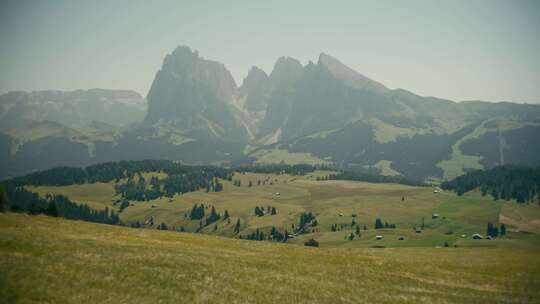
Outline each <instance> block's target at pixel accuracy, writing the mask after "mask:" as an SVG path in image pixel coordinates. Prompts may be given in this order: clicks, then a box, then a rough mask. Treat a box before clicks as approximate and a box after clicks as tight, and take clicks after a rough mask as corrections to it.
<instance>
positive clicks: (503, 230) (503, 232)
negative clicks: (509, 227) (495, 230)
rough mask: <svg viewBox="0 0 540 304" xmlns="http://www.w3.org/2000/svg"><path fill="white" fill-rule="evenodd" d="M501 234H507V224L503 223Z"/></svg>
mask: <svg viewBox="0 0 540 304" xmlns="http://www.w3.org/2000/svg"><path fill="white" fill-rule="evenodd" d="M500 234H501V236H505V235H506V225H505V224H501V233H500Z"/></svg>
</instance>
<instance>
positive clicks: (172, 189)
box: [12, 160, 232, 201]
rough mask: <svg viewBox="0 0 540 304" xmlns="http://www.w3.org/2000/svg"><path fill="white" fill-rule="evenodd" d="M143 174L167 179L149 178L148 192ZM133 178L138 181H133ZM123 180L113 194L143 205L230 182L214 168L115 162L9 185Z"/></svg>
mask: <svg viewBox="0 0 540 304" xmlns="http://www.w3.org/2000/svg"><path fill="white" fill-rule="evenodd" d="M145 172H164V173H166V174H167V175H168V176H167V177H165V178H163V179H158V178H157V177H154V178H152V179H151V180H150V182H149V185H150V186H151V187H150V189H148V187H147V181H146V180H145V179H144V177H143V176H142V173H145ZM135 177H138V179H137V181H135ZM123 179H127V181H126V182H125V183H123V184H118V185H117V187H116V191H117V193H118V194H121V195H122V197H123V198H125V199H128V200H137V201H145V200H152V199H156V198H159V197H162V196H167V197H173V196H174V195H175V194H177V193H185V192H192V191H196V190H199V189H206V190H207V191H215V192H219V191H221V190H222V189H223V185H222V184H221V183H220V182H219V179H227V180H231V179H232V171H230V170H228V169H226V168H220V167H214V166H186V165H182V164H180V163H178V162H173V161H169V160H142V161H119V162H108V163H103V164H98V165H92V166H88V167H86V168H71V167H57V168H53V169H49V170H45V171H40V172H36V173H31V174H28V175H25V176H22V177H17V178H14V179H13V180H12V182H13V183H14V184H15V185H18V186H25V185H33V186H67V185H73V184H84V183H95V182H103V183H108V182H111V181H116V182H117V183H119V182H120V180H123Z"/></svg>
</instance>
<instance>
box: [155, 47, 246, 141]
mask: <svg viewBox="0 0 540 304" xmlns="http://www.w3.org/2000/svg"><path fill="white" fill-rule="evenodd" d="M237 90H238V88H237V86H236V83H235V82H234V79H233V77H232V75H231V73H230V72H229V71H228V70H227V69H226V68H225V66H224V65H223V64H221V63H218V62H215V61H209V60H205V59H203V58H201V57H199V54H198V52H197V51H192V50H191V49H190V48H188V47H178V48H177V49H175V50H174V52H172V54H169V55H167V56H166V57H165V60H164V61H163V65H162V67H161V70H159V71H158V73H157V75H156V77H155V79H154V82H153V83H152V87H151V88H150V92H149V93H148V97H147V99H148V114H147V115H146V118H145V123H146V124H153V125H158V126H159V125H170V126H174V127H175V129H177V130H179V131H181V132H182V133H183V134H185V135H186V136H188V137H195V138H205V139H214V138H230V139H233V140H244V139H245V138H246V137H247V132H246V129H245V127H244V126H243V125H242V124H241V123H240V122H239V121H238V120H237V119H236V118H235V115H234V106H233V102H234V100H235V98H236V94H237Z"/></svg>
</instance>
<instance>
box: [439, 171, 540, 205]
mask: <svg viewBox="0 0 540 304" xmlns="http://www.w3.org/2000/svg"><path fill="white" fill-rule="evenodd" d="M441 188H443V189H445V190H452V191H455V192H456V193H457V194H458V195H463V194H464V193H466V192H469V191H471V190H474V189H477V188H478V189H480V191H481V192H482V195H486V194H489V195H491V196H492V197H493V198H494V199H495V200H498V199H503V200H512V199H513V200H516V202H518V203H527V202H537V203H539V204H540V197H539V195H540V167H536V168H528V167H521V166H509V165H507V166H500V167H496V168H493V169H490V170H485V171H483V170H475V171H471V172H468V173H467V174H465V175H462V176H459V177H457V178H455V179H453V180H451V181H448V182H444V183H442V185H441Z"/></svg>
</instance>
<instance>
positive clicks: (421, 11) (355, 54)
mask: <svg viewBox="0 0 540 304" xmlns="http://www.w3.org/2000/svg"><path fill="white" fill-rule="evenodd" d="M0 3H1V4H0V5H1V7H0V37H1V39H2V45H1V46H0V68H1V69H2V74H1V76H0V77H1V78H0V93H6V92H8V91H15V90H25V91H32V90H49V89H52V90H54V89H59V90H74V89H90V88H104V89H130V90H135V91H137V92H139V93H140V94H141V95H143V96H146V94H147V92H148V89H149V87H150V85H151V83H152V80H153V79H154V76H155V73H156V72H157V71H158V69H159V68H160V67H161V63H162V61H163V58H164V57H165V55H166V54H168V53H170V52H172V50H173V49H174V48H176V47H177V46H179V45H187V46H189V47H191V48H192V49H194V50H198V51H199V54H200V56H202V57H204V58H206V59H209V60H215V61H219V62H221V63H223V64H224V65H225V66H226V67H227V69H229V70H230V71H231V73H232V75H233V77H234V78H235V81H236V83H237V85H241V82H242V80H243V78H244V77H245V76H246V75H247V72H248V70H249V68H250V67H251V66H257V67H259V68H261V69H263V70H264V71H265V72H266V73H270V72H271V70H272V66H273V64H274V63H275V61H276V60H277V58H279V57H282V56H290V57H293V58H297V59H298V60H300V61H301V62H302V64H303V65H305V64H307V63H308V62H309V61H310V60H311V61H314V62H316V61H317V58H318V55H319V54H320V53H323V52H324V53H327V54H329V55H331V56H333V57H335V58H337V59H339V60H340V61H341V62H343V63H344V64H346V65H348V66H349V67H351V68H353V69H355V70H356V71H358V72H360V73H362V74H363V75H365V76H367V77H369V78H371V79H373V80H376V81H378V82H381V83H383V84H384V85H386V86H387V87H389V88H392V89H395V88H403V89H406V90H409V91H412V92H414V93H417V94H419V95H423V96H435V97H440V98H446V99H451V100H455V101H461V100H487V101H512V102H527V103H540V89H539V88H538V84H539V83H540V61H538V59H537V56H538V55H537V54H539V53H540V2H536V1H516V2H506V1H474V2H468V1H454V2H451V3H442V4H441V3H433V2H429V1H416V2H405V1H396V2H393V4H392V5H391V4H389V3H376V2H361V3H357V2H347V3H346V4H342V5H341V6H330V5H325V4H324V3H323V2H303V3H295V4H289V3H287V2H279V3H275V2H274V3H272V4H262V3H251V2H236V3H234V4H224V3H221V2H212V3H209V2H206V3H198V2H189V1H182V2H176V1H161V2H159V3H157V4H156V3H146V2H142V1H140V2H138V1H115V2H114V3H109V2H106V1H97V4H96V3H95V2H93V3H86V2H75V1H47V2H31V1H1V2H0Z"/></svg>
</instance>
